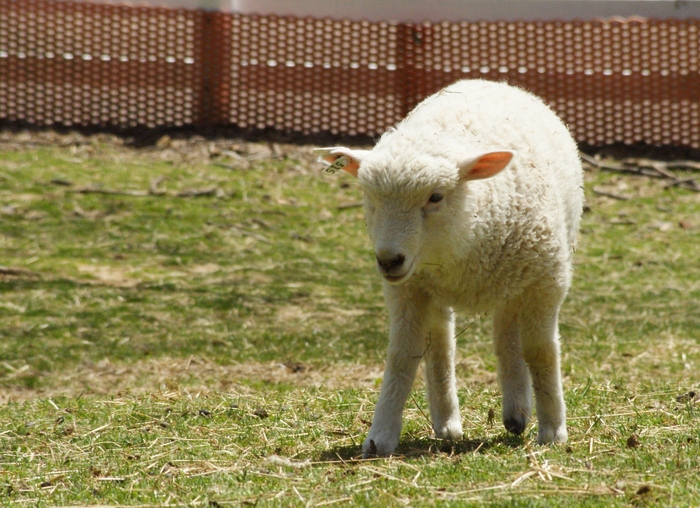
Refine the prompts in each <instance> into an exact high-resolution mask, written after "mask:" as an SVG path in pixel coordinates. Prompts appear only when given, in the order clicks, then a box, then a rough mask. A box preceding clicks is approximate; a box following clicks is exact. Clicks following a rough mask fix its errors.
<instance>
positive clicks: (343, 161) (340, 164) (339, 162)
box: [323, 155, 350, 175]
mask: <svg viewBox="0 0 700 508" xmlns="http://www.w3.org/2000/svg"><path fill="white" fill-rule="evenodd" d="M348 164H350V160H348V158H347V157H345V156H344V155H341V156H340V157H338V158H337V159H336V160H335V161H334V162H333V164H331V165H330V166H328V167H327V168H326V169H324V170H323V172H324V173H328V174H329V175H334V174H336V173H337V172H338V171H340V170H341V169H343V168H344V167H345V166H347V165H348Z"/></svg>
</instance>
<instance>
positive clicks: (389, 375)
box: [362, 283, 428, 457]
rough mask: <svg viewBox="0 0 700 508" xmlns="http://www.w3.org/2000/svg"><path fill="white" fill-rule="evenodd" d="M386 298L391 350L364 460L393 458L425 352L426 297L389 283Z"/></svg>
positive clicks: (363, 449) (365, 445) (366, 442)
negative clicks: (377, 456) (404, 412)
mask: <svg viewBox="0 0 700 508" xmlns="http://www.w3.org/2000/svg"><path fill="white" fill-rule="evenodd" d="M384 297H385V300H386V304H387V308H388V310H389V321H390V331H389V350H388V352H387V358H386V366H385V369H384V380H383V381H382V388H381V391H380V392H379V400H378V401H377V407H376V409H375V411H374V418H373V420H372V426H371V427H370V429H369V434H368V436H367V439H365V442H364V443H363V445H362V453H363V455H364V456H365V457H367V456H370V455H374V454H376V455H391V454H392V453H393V452H394V450H395V449H396V446H397V445H398V444H399V437H400V435H401V416H402V414H403V407H404V404H405V403H406V399H407V398H408V396H409V394H410V393H411V388H412V387H413V381H414V379H415V377H416V371H417V369H418V364H419V363H420V360H421V358H422V356H423V354H424V351H425V340H424V334H423V330H424V324H425V317H426V312H425V309H426V306H427V303H428V299H427V297H426V296H425V295H422V294H420V293H418V294H415V293H413V292H411V291H410V290H408V289H407V288H404V287H403V286H399V287H395V286H390V285H388V284H386V283H385V285H384Z"/></svg>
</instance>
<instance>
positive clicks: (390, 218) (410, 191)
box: [361, 180, 456, 284]
mask: <svg viewBox="0 0 700 508" xmlns="http://www.w3.org/2000/svg"><path fill="white" fill-rule="evenodd" d="M361 181H362V180H361ZM363 183H364V184H363V189H364V191H365V200H364V204H365V222H366V224H367V231H368V233H369V236H370V240H371V241H372V244H373V246H374V254H375V257H376V267H377V271H378V272H379V273H380V274H381V275H382V276H383V277H384V279H385V280H386V281H387V282H389V283H391V284H401V283H403V282H405V281H407V280H408V279H409V278H410V277H411V275H412V274H413V273H414V271H415V270H416V268H418V267H419V266H420V265H421V262H422V261H424V260H426V258H429V256H427V255H426V254H427V252H426V251H428V250H430V249H429V247H430V245H431V244H432V243H433V242H434V241H435V240H437V239H438V238H439V237H440V236H441V234H440V233H441V232H442V231H444V229H445V228H446V226H447V224H446V222H445V217H444V215H445V213H446V212H448V210H449V206H450V205H449V203H450V202H451V201H452V198H455V197H456V196H454V194H455V188H454V187H455V185H454V184H453V183H452V182H450V184H445V183H440V184H436V185H425V186H421V187H418V186H410V187H407V188H405V189H401V188H397V189H393V190H390V191H388V192H386V191H383V190H378V189H377V188H376V187H374V186H373V185H371V183H370V184H368V183H366V182H363Z"/></svg>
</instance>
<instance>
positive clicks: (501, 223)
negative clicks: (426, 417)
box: [320, 81, 583, 455]
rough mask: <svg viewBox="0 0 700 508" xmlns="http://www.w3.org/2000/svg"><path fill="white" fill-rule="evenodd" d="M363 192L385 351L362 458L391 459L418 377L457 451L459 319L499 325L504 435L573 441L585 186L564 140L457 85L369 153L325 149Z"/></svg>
mask: <svg viewBox="0 0 700 508" xmlns="http://www.w3.org/2000/svg"><path fill="white" fill-rule="evenodd" d="M320 152H321V154H322V158H323V159H324V160H325V161H327V162H331V163H333V162H334V161H335V160H336V158H338V157H345V158H346V159H347V165H346V166H345V167H344V170H345V171H346V172H348V173H350V174H352V175H355V176H357V177H358V179H359V181H360V184H361V185H362V188H363V189H364V191H365V217H366V223H367V231H368V232H369V235H370V238H371V240H372V243H373V246H374V252H375V255H376V258H377V270H378V271H379V273H380V274H382V276H383V277H384V296H385V301H386V305H387V309H388V311H389V321H390V331H389V348H388V352H387V360H386V367H385V371H384V380H383V382H382V389H381V392H380V395H379V400H378V401H377V408H376V411H375V415H374V419H373V421H372V426H371V427H370V430H369V434H368V436H367V439H366V440H365V442H364V443H363V452H364V454H365V455H371V454H379V455H389V454H391V453H393V452H394V450H395V449H396V446H397V445H398V443H399V437H400V434H401V418H402V411H403V406H404V404H405V403H406V400H407V398H408V395H409V394H410V390H411V387H412V385H413V379H414V377H415V374H416V371H417V368H418V364H419V363H420V361H421V360H424V361H425V364H426V368H425V376H426V389H427V395H428V397H427V398H428V405H429V407H430V415H431V422H432V424H433V430H434V432H435V435H436V437H438V438H442V439H451V440H453V439H459V438H461V436H462V422H461V417H460V414H459V399H458V397H457V389H456V380H455V348H456V346H455V335H454V313H453V309H465V310H468V311H470V312H480V313H486V312H490V313H492V315H493V324H494V326H493V339H494V346H495V347H494V349H495V352H496V356H497V358H498V375H499V382H500V385H501V390H502V392H503V403H502V408H503V423H504V426H505V428H506V429H507V430H508V431H510V432H513V433H516V434H521V433H522V432H524V430H525V428H526V426H527V424H528V421H529V418H530V415H531V413H532V398H533V397H532V396H533V392H534V395H535V399H536V404H537V418H538V426H539V428H538V437H537V440H538V442H540V443H562V442H565V441H566V440H567V437H568V436H567V430H566V407H565V403H564V397H563V390H562V383H561V375H560V366H559V332H558V315H559V308H560V306H561V304H562V302H563V300H564V297H565V295H566V293H567V291H568V289H569V286H570V284H571V277H572V268H571V266H572V263H571V262H572V253H573V249H574V247H575V245H576V234H577V231H578V226H579V220H580V217H581V212H582V209H583V188H582V187H583V173H582V170H581V164H580V161H579V159H578V150H577V148H576V144H575V143H574V141H573V139H572V138H571V136H570V134H569V133H568V131H567V128H566V126H565V125H564V124H563V123H562V122H561V121H560V120H559V119H558V118H557V116H556V115H555V114H554V113H553V112H552V111H551V110H550V109H549V108H548V107H547V106H546V105H545V104H544V103H542V101H541V100H539V99H538V98H536V97H534V96H533V95H531V94H529V93H527V92H525V91H523V90H519V89H517V88H514V87H511V86H508V85H506V84H502V83H494V82H488V81H461V82H458V83H455V84H454V85H452V86H449V87H447V88H445V89H444V90H442V91H440V92H438V93H437V94H435V95H433V96H431V97H429V98H428V99H426V100H425V101H424V102H422V103H421V104H419V105H418V106H417V107H416V109H415V110H414V111H413V112H411V113H410V114H409V115H408V117H406V119H405V120H404V121H402V122H401V123H400V124H399V125H397V126H396V127H395V128H393V129H390V130H389V131H388V132H387V133H386V134H385V135H384V136H382V138H381V139H380V140H379V142H378V143H377V144H376V146H375V147H374V148H373V149H372V150H370V151H358V150H350V149H347V148H343V147H334V148H326V149H320Z"/></svg>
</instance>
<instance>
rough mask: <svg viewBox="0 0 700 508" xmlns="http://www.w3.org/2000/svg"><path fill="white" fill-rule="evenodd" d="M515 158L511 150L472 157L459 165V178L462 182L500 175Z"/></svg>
mask: <svg viewBox="0 0 700 508" xmlns="http://www.w3.org/2000/svg"><path fill="white" fill-rule="evenodd" d="M514 156H515V152H513V151H511V150H503V151H499V152H488V153H484V154H481V155H477V156H476V157H470V158H468V159H466V160H464V161H463V162H462V163H461V164H459V165H458V166H459V177H460V178H461V179H462V180H465V181H466V180H481V179H483V178H490V177H492V176H494V175H496V174H498V173H500V172H501V171H502V170H503V169H505V167H506V166H507V165H508V163H509V162H510V161H511V160H512V159H513V157H514Z"/></svg>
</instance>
